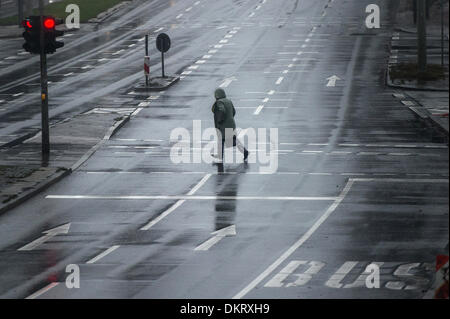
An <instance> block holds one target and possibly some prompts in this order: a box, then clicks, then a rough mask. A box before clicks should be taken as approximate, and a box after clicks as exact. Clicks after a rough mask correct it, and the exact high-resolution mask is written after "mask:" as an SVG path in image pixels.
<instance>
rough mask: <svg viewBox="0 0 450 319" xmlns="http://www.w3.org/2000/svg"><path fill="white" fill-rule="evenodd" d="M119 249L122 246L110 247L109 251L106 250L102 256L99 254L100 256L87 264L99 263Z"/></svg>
mask: <svg viewBox="0 0 450 319" xmlns="http://www.w3.org/2000/svg"><path fill="white" fill-rule="evenodd" d="M119 247H120V245H114V246H111V247H109V248H108V249H107V250H105V251H104V252H102V253H101V254H99V255H97V256H95V257H94V258H92V259H91V260H89V261H87V262H86V264H93V263H95V262H96V261H99V260H100V259H102V258H103V257H105V256H106V255H109V254H110V253H112V252H113V251H114V250H116V249H117V248H119Z"/></svg>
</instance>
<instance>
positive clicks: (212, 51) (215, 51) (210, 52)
mask: <svg viewBox="0 0 450 319" xmlns="http://www.w3.org/2000/svg"><path fill="white" fill-rule="evenodd" d="M208 53H209V54H214V53H217V50H209V51H208Z"/></svg>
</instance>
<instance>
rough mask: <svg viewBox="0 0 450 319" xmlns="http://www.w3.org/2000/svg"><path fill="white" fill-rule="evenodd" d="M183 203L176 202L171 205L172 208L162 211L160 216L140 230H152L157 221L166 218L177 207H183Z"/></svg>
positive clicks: (181, 201) (182, 201)
mask: <svg viewBox="0 0 450 319" xmlns="http://www.w3.org/2000/svg"><path fill="white" fill-rule="evenodd" d="M184 202H185V200H179V201H177V202H176V203H175V204H173V205H172V206H170V208H169V209H167V210H166V211H164V212H163V213H162V214H161V215H159V216H158V217H157V218H155V219H154V220H152V221H150V222H149V223H148V224H147V225H145V226H144V227H142V228H141V230H149V229H150V228H152V227H153V226H154V225H156V224H157V223H158V222H159V221H161V220H162V219H163V218H165V217H166V216H168V215H169V214H170V213H172V212H173V211H174V210H175V209H177V208H178V207H180V206H181V205H183V203H184Z"/></svg>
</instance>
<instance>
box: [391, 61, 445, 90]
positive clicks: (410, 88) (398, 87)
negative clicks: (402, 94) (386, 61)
mask: <svg viewBox="0 0 450 319" xmlns="http://www.w3.org/2000/svg"><path fill="white" fill-rule="evenodd" d="M389 71H390V66H389V65H388V67H387V71H386V86H387V87H390V88H394V89H401V90H409V91H433V92H448V90H446V89H438V88H435V87H428V88H418V87H415V86H411V85H403V84H394V83H393V82H392V80H391V76H390V75H389Z"/></svg>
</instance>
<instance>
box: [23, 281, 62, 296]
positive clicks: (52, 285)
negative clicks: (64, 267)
mask: <svg viewBox="0 0 450 319" xmlns="http://www.w3.org/2000/svg"><path fill="white" fill-rule="evenodd" d="M58 285H59V282H52V283H51V284H49V285H47V286H45V287H44V288H42V289H40V290H38V291H36V292H35V293H34V294H32V295H30V296H28V297H26V298H25V299H36V298H37V297H39V296H41V295H43V294H45V293H46V292H47V291H49V290H50V289H52V288H54V287H56V286H58Z"/></svg>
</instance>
